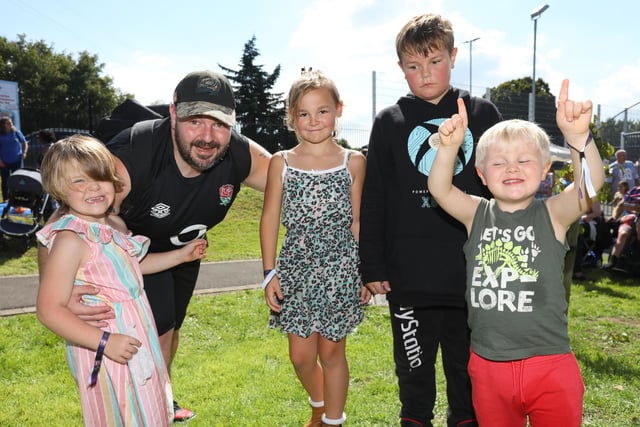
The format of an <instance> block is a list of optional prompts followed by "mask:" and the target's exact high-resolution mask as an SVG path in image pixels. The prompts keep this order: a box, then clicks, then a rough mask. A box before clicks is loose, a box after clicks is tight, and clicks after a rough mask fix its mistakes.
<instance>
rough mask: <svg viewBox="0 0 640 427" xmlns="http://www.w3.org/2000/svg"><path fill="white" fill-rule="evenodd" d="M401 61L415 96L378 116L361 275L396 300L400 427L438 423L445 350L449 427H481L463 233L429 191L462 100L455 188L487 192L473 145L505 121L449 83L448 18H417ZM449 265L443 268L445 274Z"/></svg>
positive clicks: (404, 33) (405, 37) (363, 213)
mask: <svg viewBox="0 0 640 427" xmlns="http://www.w3.org/2000/svg"><path fill="white" fill-rule="evenodd" d="M396 52H397V55H398V65H399V66H400V69H401V70H402V72H403V74H404V77H405V79H406V81H407V84H408V86H409V90H410V93H409V94H408V95H406V96H404V97H402V98H400V99H399V100H398V102H397V103H396V104H395V105H393V106H390V107H387V108H385V109H384V110H382V111H381V112H380V113H379V114H378V115H377V116H376V118H375V121H374V123H373V127H372V130H371V135H370V139H369V152H368V154H367V173H366V178H365V183H364V189H363V195H362V207H361V210H360V262H361V265H360V270H361V272H362V280H363V282H364V283H365V284H366V286H367V287H368V288H369V289H370V290H371V292H372V293H373V294H386V296H387V300H388V302H389V311H390V314H391V316H390V318H391V330H392V333H393V352H394V361H395V372H396V375H397V377H398V386H399V396H400V403H401V405H402V406H401V409H400V423H401V425H402V426H431V425H432V420H433V417H434V414H433V408H434V404H435V401H436V378H435V363H436V355H437V354H438V349H440V350H441V351H442V363H443V367H444V373H445V376H446V380H447V401H448V411H447V425H448V426H449V427H462V426H465V427H468V426H475V425H477V423H476V421H475V415H474V411H473V405H472V402H471V384H470V381H469V375H468V374H467V362H468V360H469V328H468V327H467V311H466V307H465V300H464V289H465V269H464V253H463V252H462V246H463V244H464V242H465V241H466V238H467V236H466V232H465V230H464V227H463V226H462V225H461V224H460V223H459V222H457V221H456V220H455V219H453V218H452V217H451V216H449V215H448V214H447V213H445V212H444V211H443V210H442V209H441V208H439V207H438V205H437V204H436V203H435V201H434V199H433V197H432V196H431V194H430V193H429V191H428V189H427V184H426V179H427V177H428V176H429V171H430V169H431V164H432V162H433V159H434V157H435V156H434V155H435V150H436V147H437V145H438V141H437V137H438V135H437V134H438V125H439V124H440V123H442V122H443V121H444V120H445V119H447V118H449V117H451V116H452V115H453V114H454V113H455V112H457V109H458V107H457V100H458V99H461V100H462V101H463V102H464V103H465V106H466V108H467V111H469V129H468V130H467V132H466V134H465V140H464V144H463V146H462V149H461V150H460V152H459V155H458V157H457V160H456V166H455V171H456V177H455V182H456V184H457V185H459V186H460V187H461V188H462V189H464V191H466V192H468V193H470V194H477V195H479V194H487V195H488V192H487V190H486V188H485V187H484V186H483V185H482V183H481V181H480V179H479V178H478V176H477V174H476V171H475V169H474V167H473V163H474V159H475V142H476V141H477V140H478V138H480V135H482V133H483V132H484V131H485V130H486V129H488V128H489V127H491V126H492V125H493V124H495V123H497V122H499V121H501V120H502V117H501V115H500V113H499V112H498V110H497V108H496V107H495V106H494V105H493V104H492V103H491V102H489V101H487V100H485V99H482V98H477V97H472V96H470V95H469V92H467V91H464V90H460V89H456V88H454V87H451V69H453V67H454V65H455V60H456V54H457V48H456V47H455V45H454V34H453V28H452V25H451V22H450V21H449V20H447V19H445V18H443V17H442V16H440V15H435V14H424V15H419V16H416V17H414V18H412V19H411V20H409V22H407V23H406V25H405V26H404V27H403V28H402V29H401V31H400V32H399V34H398V35H397V37H396ZM445 267H446V268H445Z"/></svg>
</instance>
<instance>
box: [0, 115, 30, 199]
mask: <svg viewBox="0 0 640 427" xmlns="http://www.w3.org/2000/svg"><path fill="white" fill-rule="evenodd" d="M28 151H29V143H28V142H27V140H26V139H25V138H24V135H23V134H22V132H20V131H19V130H18V129H16V127H15V126H14V125H13V120H11V118H10V117H0V177H1V178H2V200H5V201H6V200H7V197H8V196H9V175H11V174H12V173H13V172H15V171H17V170H18V169H21V168H22V167H24V159H25V158H26V157H27V152H28Z"/></svg>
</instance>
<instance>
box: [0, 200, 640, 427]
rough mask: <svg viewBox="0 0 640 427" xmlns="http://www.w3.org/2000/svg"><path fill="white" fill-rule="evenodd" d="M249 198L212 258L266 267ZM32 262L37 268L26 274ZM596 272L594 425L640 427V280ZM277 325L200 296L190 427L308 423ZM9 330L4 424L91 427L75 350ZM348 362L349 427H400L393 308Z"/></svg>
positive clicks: (578, 297) (234, 296) (580, 332)
mask: <svg viewBox="0 0 640 427" xmlns="http://www.w3.org/2000/svg"><path fill="white" fill-rule="evenodd" d="M241 196H242V198H241V199H239V200H238V203H237V204H236V205H234V207H233V208H232V211H231V212H230V213H229V221H227V222H226V223H225V224H221V226H219V227H216V228H215V229H214V230H212V231H210V233H214V232H215V233H217V234H215V235H211V234H210V235H209V241H210V243H211V245H210V248H209V257H208V260H229V259H249V258H258V257H259V244H258V237H257V224H258V219H257V215H256V212H255V209H259V204H260V199H261V198H260V195H259V194H258V193H255V192H251V191H243V192H242V193H241ZM251 211H253V213H251ZM234 239H235V240H234ZM238 240H242V242H239V241H238ZM9 243H10V244H11V243H13V242H9ZM245 243H246V245H245ZM31 251H34V249H30V250H29V251H27V253H14V252H15V251H14V252H12V250H11V246H10V250H8V251H6V252H2V251H0V252H2V255H1V256H0V275H9V274H34V273H35V269H34V268H33V266H35V265H36V263H35V253H34V252H31ZM229 252H232V253H233V254H234V255H233V256H231V255H228V254H229ZM30 258H34V259H32V260H30ZM29 260H30V262H31V263H32V266H31V267H26V268H25V267H21V266H22V265H23V264H25V263H26V261H29ZM20 269H22V270H20ZM23 270H24V272H22V273H19V272H18V271H23ZM587 274H588V275H590V278H591V279H592V281H590V282H584V283H576V284H574V285H573V287H572V295H571V305H570V310H569V327H570V329H569V332H570V335H571V339H572V347H573V349H574V351H575V353H576V356H577V358H578V362H579V363H580V366H581V369H582V374H583V377H584V381H585V385H586V394H585V402H584V421H583V425H584V426H601V427H617V426H619V427H629V426H640V413H639V412H640V286H639V284H638V280H637V279H633V280H631V279H624V278H615V277H614V278H613V279H615V280H612V278H611V277H609V276H607V275H606V274H603V273H601V272H600V271H593V270H591V271H587ZM267 319H268V310H267V308H266V305H265V304H264V301H263V297H262V291H260V290H249V291H238V292H233V293H226V294H218V295H202V296H195V297H194V299H193V302H192V303H191V305H190V306H189V312H188V316H187V319H186V321H185V324H184V326H183V328H182V334H181V337H182V341H181V346H180V351H179V353H178V357H177V358H176V361H175V363H174V367H173V379H174V383H173V387H174V393H175V395H176V396H177V398H178V400H179V401H180V402H181V403H182V404H183V405H185V406H186V407H189V408H192V409H194V410H195V411H196V412H197V414H198V416H197V418H195V419H194V420H192V421H191V422H189V426H194V427H195V426H207V427H209V426H248V425H250V426H265V427H273V426H300V425H302V424H303V423H304V422H305V421H306V419H307V417H308V414H309V409H308V405H307V403H306V395H305V393H304V391H303V389H302V387H301V386H300V384H299V382H298V380H297V379H296V377H295V374H294V372H293V369H292V367H291V365H290V363H289V361H288V356H287V341H286V338H285V336H283V335H282V334H281V333H279V332H277V331H274V330H269V329H267V328H266V323H267ZM0 330H1V331H2V333H1V334H0V390H1V391H0V395H1V396H2V398H0V426H29V427H38V426H44V427H50V426H80V425H82V417H81V413H80V404H79V399H78V395H77V389H76V386H75V384H74V383H73V380H72V379H71V376H70V374H69V372H68V369H67V366H66V362H65V360H64V343H63V341H62V340H60V339H59V338H57V337H56V336H55V335H53V334H52V333H51V332H49V331H48V330H46V329H45V328H44V327H43V326H42V325H41V324H39V323H38V321H37V320H36V318H35V315H33V314H24V315H18V316H11V317H3V318H0ZM347 353H348V358H349V362H350V367H351V381H350V389H349V397H348V400H347V408H346V413H347V417H348V420H347V423H346V425H349V426H367V427H368V426H393V425H398V423H397V413H398V408H399V405H398V398H397V386H396V379H395V375H394V371H393V357H392V350H391V331H390V326H389V316H388V312H387V310H386V307H375V306H369V307H367V310H366V318H365V320H364V322H363V323H362V324H361V325H360V326H359V327H358V329H357V330H356V331H355V332H354V333H353V334H352V335H351V336H350V337H349V339H348V341H347ZM437 376H438V379H439V383H438V400H437V402H436V419H435V423H434V424H435V425H437V426H444V425H446V424H445V411H446V398H445V393H444V380H443V374H442V369H441V368H440V365H439V364H438V367H437Z"/></svg>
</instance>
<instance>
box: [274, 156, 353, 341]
mask: <svg viewBox="0 0 640 427" xmlns="http://www.w3.org/2000/svg"><path fill="white" fill-rule="evenodd" d="M282 155H283V158H284V162H285V166H284V169H283V172H282V175H283V177H282V182H283V196H282V224H283V225H284V227H285V229H286V233H285V237H284V241H283V243H282V249H281V250H280V254H279V256H278V260H277V263H276V270H277V272H278V278H279V280H280V285H281V288H282V293H283V296H284V299H283V301H282V310H281V312H280V313H279V314H278V315H276V314H272V316H271V319H270V322H269V326H270V327H272V328H276V327H277V326H280V327H281V329H282V331H283V332H287V333H292V334H295V335H298V336H300V337H303V338H306V337H308V336H309V335H311V334H312V333H314V332H318V333H319V334H320V335H322V336H323V337H325V338H327V339H330V340H332V341H340V340H341V339H343V338H345V337H346V336H347V334H348V333H349V332H350V331H351V330H352V329H353V328H354V327H356V326H357V325H358V324H359V323H360V322H361V321H362V319H363V317H364V311H363V307H362V304H361V303H360V290H361V286H362V281H361V279H360V274H359V270H358V267H359V257H358V244H357V242H356V240H355V238H354V236H353V233H352V232H351V224H352V210H351V184H352V177H351V174H350V173H349V169H347V163H348V161H349V157H350V151H345V158H344V163H343V164H342V165H340V166H337V167H334V168H331V169H327V170H322V171H315V170H311V171H307V170H300V169H296V168H293V167H291V166H289V165H288V163H287V152H286V151H285V152H283V153H282Z"/></svg>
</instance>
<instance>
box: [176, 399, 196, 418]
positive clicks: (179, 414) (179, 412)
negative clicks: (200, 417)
mask: <svg viewBox="0 0 640 427" xmlns="http://www.w3.org/2000/svg"><path fill="white" fill-rule="evenodd" d="M195 417H196V413H195V412H193V411H192V410H190V409H187V408H181V407H180V405H178V402H176V401H175V400H174V401H173V422H174V423H181V422H184V421H189V420H190V419H193V418H195Z"/></svg>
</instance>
